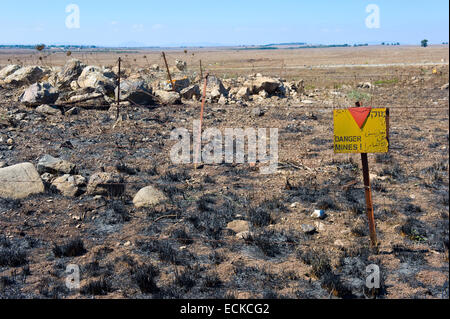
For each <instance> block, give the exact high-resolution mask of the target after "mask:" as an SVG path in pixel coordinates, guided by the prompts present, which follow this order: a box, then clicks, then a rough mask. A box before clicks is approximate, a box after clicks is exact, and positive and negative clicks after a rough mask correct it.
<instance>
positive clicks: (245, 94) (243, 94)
mask: <svg viewBox="0 0 450 319" xmlns="http://www.w3.org/2000/svg"><path fill="white" fill-rule="evenodd" d="M236 98H237V99H239V100H243V101H248V100H249V99H250V90H249V88H248V87H242V88H240V89H239V91H237V93H236Z"/></svg>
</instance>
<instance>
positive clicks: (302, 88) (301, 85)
mask: <svg viewBox="0 0 450 319" xmlns="http://www.w3.org/2000/svg"><path fill="white" fill-rule="evenodd" d="M296 87H297V94H305V81H304V80H300V81H298V82H297V84H296Z"/></svg>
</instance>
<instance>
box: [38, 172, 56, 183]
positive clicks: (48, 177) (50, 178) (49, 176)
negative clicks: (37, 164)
mask: <svg viewBox="0 0 450 319" xmlns="http://www.w3.org/2000/svg"><path fill="white" fill-rule="evenodd" d="M41 179H42V180H43V181H44V183H47V184H51V183H52V181H53V180H54V179H55V175H53V174H50V173H44V174H42V175H41Z"/></svg>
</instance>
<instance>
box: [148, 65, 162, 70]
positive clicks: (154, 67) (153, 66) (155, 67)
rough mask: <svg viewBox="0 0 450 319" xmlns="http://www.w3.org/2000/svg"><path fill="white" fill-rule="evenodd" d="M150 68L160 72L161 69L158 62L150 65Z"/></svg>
mask: <svg viewBox="0 0 450 319" xmlns="http://www.w3.org/2000/svg"><path fill="white" fill-rule="evenodd" d="M150 70H152V71H155V72H159V70H160V68H159V65H158V64H153V65H152V66H151V67H150Z"/></svg>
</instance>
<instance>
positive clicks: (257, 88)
mask: <svg viewBox="0 0 450 319" xmlns="http://www.w3.org/2000/svg"><path fill="white" fill-rule="evenodd" d="M281 84H282V83H281V82H280V81H278V80H277V79H272V78H269V77H257V78H256V79H255V80H251V81H247V82H246V83H245V85H246V86H247V87H248V88H249V90H250V93H251V94H258V93H259V92H261V91H266V92H267V93H268V94H274V93H275V92H276V91H277V89H278V88H279V87H280V86H281Z"/></svg>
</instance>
